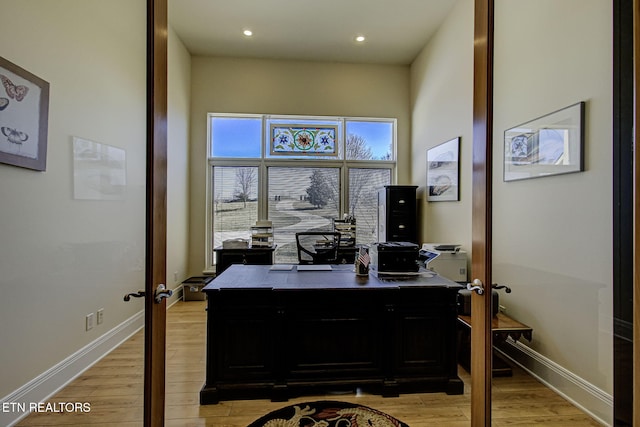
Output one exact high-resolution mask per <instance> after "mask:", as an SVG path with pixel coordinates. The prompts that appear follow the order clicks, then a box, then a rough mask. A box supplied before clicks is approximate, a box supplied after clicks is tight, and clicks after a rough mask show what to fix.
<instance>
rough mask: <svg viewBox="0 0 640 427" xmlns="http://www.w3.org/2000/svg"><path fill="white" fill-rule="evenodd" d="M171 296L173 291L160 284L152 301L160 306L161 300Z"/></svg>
mask: <svg viewBox="0 0 640 427" xmlns="http://www.w3.org/2000/svg"><path fill="white" fill-rule="evenodd" d="M171 295H173V291H172V290H171V289H167V288H166V286H164V284H162V283H160V284H159V285H158V288H157V289H156V291H155V292H154V299H155V300H156V304H160V303H161V302H162V300H163V299H165V298H169V297H170V296H171Z"/></svg>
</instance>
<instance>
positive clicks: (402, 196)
mask: <svg viewBox="0 0 640 427" xmlns="http://www.w3.org/2000/svg"><path fill="white" fill-rule="evenodd" d="M417 188H418V187H417V186H415V185H385V186H384V188H381V189H380V190H378V224H377V225H378V229H377V240H378V242H412V243H418V217H417V216H418V214H417V206H416V189H417Z"/></svg>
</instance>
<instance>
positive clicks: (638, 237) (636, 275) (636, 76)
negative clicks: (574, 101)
mask: <svg viewBox="0 0 640 427" xmlns="http://www.w3.org/2000/svg"><path fill="white" fill-rule="evenodd" d="M633 83H634V84H633V95H634V97H633V124H634V131H633V133H634V135H633V136H634V156H633V158H634V162H633V183H634V185H633V202H632V203H633V293H634V298H633V366H638V363H640V317H639V316H640V298H635V295H640V198H639V197H638V192H639V191H640V171H638V165H639V164H640V150H638V141H639V140H640V128H639V127H640V106H639V105H638V104H639V99H640V88H639V87H638V86H639V85H640V0H633ZM639 394H640V369H634V371H633V425H634V426H640V396H639Z"/></svg>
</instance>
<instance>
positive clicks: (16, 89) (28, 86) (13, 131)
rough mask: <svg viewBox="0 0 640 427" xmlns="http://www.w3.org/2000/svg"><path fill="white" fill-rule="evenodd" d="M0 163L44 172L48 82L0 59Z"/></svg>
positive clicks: (45, 162)
mask: <svg viewBox="0 0 640 427" xmlns="http://www.w3.org/2000/svg"><path fill="white" fill-rule="evenodd" d="M0 80H2V88H1V89H0V163H6V164H9V165H14V166H20V167H23V168H28V169H34V170H38V171H44V170H45V169H46V164H47V130H48V129H47V125H48V116H49V83H47V82H46V81H44V80H42V79H41V78H39V77H36V76H34V75H33V74H31V73H30V72H28V71H26V70H24V69H23V68H21V67H19V66H17V65H16V64H14V63H12V62H9V61H7V60H6V59H4V58H2V57H0Z"/></svg>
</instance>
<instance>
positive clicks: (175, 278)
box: [173, 271, 178, 283]
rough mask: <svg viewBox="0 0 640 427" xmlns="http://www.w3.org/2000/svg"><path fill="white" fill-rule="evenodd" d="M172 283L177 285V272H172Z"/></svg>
mask: <svg viewBox="0 0 640 427" xmlns="http://www.w3.org/2000/svg"><path fill="white" fill-rule="evenodd" d="M173 281H174V283H178V272H177V271H174V272H173Z"/></svg>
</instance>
